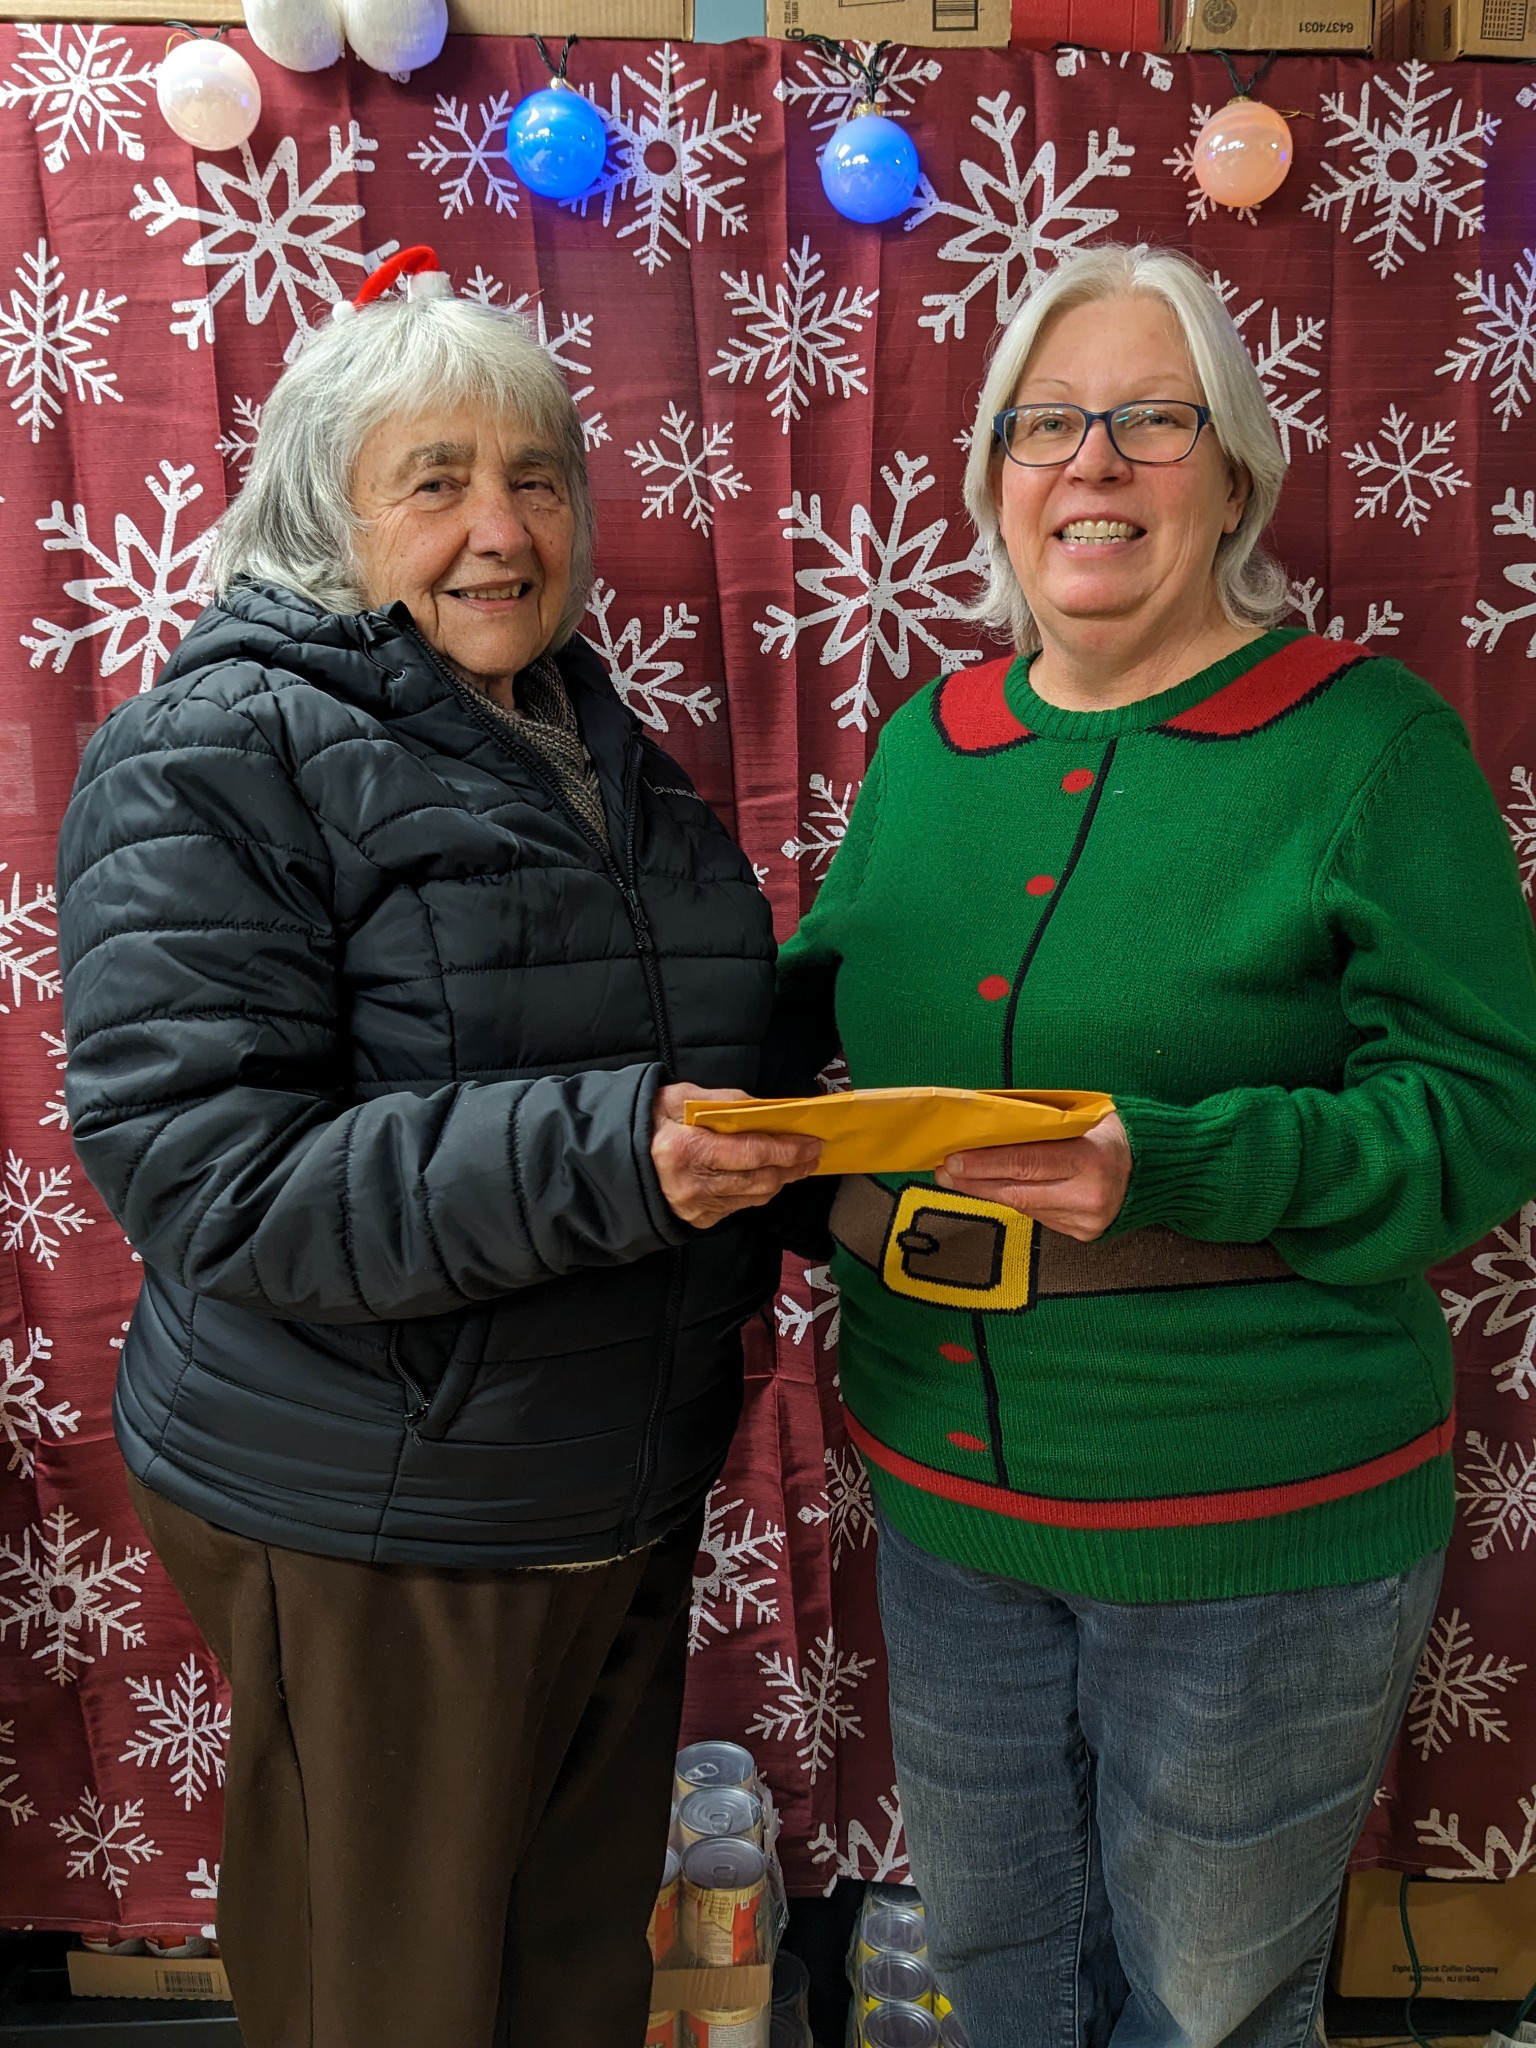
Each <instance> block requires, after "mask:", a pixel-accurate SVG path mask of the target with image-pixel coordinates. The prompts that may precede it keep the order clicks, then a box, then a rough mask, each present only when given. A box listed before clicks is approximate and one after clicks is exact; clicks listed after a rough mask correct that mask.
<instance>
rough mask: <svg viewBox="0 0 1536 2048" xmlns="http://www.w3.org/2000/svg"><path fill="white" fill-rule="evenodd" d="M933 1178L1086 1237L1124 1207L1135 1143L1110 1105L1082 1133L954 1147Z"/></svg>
mask: <svg viewBox="0 0 1536 2048" xmlns="http://www.w3.org/2000/svg"><path fill="white" fill-rule="evenodd" d="M933 1177H934V1179H935V1180H936V1181H937V1182H938V1184H939V1186H940V1187H941V1188H953V1189H954V1190H955V1192H956V1193H957V1194H962V1195H974V1196H976V1198H977V1199H978V1200H979V1201H983V1202H1002V1203H1004V1204H1005V1205H1006V1206H1007V1207H1008V1208H1010V1209H1021V1210H1022V1211H1023V1212H1024V1214H1025V1215H1026V1216H1033V1217H1034V1219H1035V1221H1036V1222H1037V1223H1043V1224H1044V1225H1045V1227H1046V1229H1047V1230H1058V1231H1060V1232H1061V1234H1062V1236H1063V1237H1075V1238H1077V1239H1078V1240H1079V1242H1081V1243H1083V1244H1088V1243H1091V1242H1092V1240H1093V1239H1094V1238H1096V1237H1102V1236H1103V1234H1104V1232H1105V1231H1106V1230H1108V1228H1109V1226H1110V1224H1111V1223H1113V1222H1114V1220H1115V1218H1116V1217H1117V1216H1118V1215H1119V1214H1120V1208H1121V1204H1122V1203H1123V1202H1124V1200H1125V1191H1126V1188H1127V1187H1128V1186H1129V1184H1130V1178H1131V1144H1130V1140H1129V1138H1127V1136H1126V1134H1125V1125H1124V1124H1123V1123H1121V1121H1120V1119H1119V1117H1118V1116H1116V1115H1114V1114H1113V1112H1111V1114H1110V1115H1108V1116H1106V1117H1105V1118H1104V1119H1103V1121H1102V1122H1101V1123H1097V1124H1095V1125H1094V1127H1093V1129H1092V1130H1091V1131H1089V1132H1087V1133H1086V1134H1085V1135H1084V1136H1083V1137H1081V1138H1060V1139H1057V1140H1056V1141H1055V1142H1054V1143H1051V1144H1038V1145H986V1146H982V1147H979V1148H978V1149H976V1150H975V1151H971V1152H956V1153H953V1154H952V1155H951V1156H950V1157H949V1158H948V1159H946V1160H945V1161H944V1163H943V1165H942V1166H940V1167H938V1168H936V1169H935V1172H934V1176H933Z"/></svg>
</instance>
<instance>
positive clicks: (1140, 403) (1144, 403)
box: [992, 398, 1211, 469]
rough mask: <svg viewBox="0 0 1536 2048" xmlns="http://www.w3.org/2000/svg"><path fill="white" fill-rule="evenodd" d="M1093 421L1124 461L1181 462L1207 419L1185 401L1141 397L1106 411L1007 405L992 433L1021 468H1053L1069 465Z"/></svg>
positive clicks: (1207, 415) (1203, 410)
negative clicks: (1062, 464)
mask: <svg viewBox="0 0 1536 2048" xmlns="http://www.w3.org/2000/svg"><path fill="white" fill-rule="evenodd" d="M1095 420H1102V421H1103V422H1104V431H1105V433H1106V434H1108V436H1109V440H1110V446H1111V447H1112V448H1114V450H1115V452H1116V453H1117V454H1119V455H1123V456H1124V458H1125V460H1126V461H1127V462H1153V463H1156V462H1182V461H1183V460H1184V458H1185V456H1187V455H1190V454H1192V453H1193V452H1194V446H1195V443H1196V442H1197V441H1198V440H1199V438H1200V435H1201V432H1202V431H1203V429H1204V428H1206V427H1208V426H1209V425H1210V423H1211V415H1210V413H1209V412H1208V411H1207V409H1206V408H1205V406H1203V405H1196V404H1194V403H1193V402H1192V401H1191V400H1189V399H1186V398H1140V399H1137V400H1136V401H1135V403H1134V404H1132V405H1117V406H1114V407H1113V408H1112V409H1111V410H1110V411H1109V412H1086V411H1085V410H1084V409H1083V407H1082V406H1080V405H1010V406H1009V407H1008V409H1007V411H1006V412H1000V413H999V414H998V415H997V417H996V418H995V419H994V420H993V422H992V432H993V434H994V435H995V436H996V437H997V439H998V440H999V441H1000V442H1001V443H1002V445H1003V453H1004V454H1005V455H1006V456H1007V457H1008V460H1009V461H1010V462H1017V463H1018V464H1019V465H1020V467H1021V468H1024V469H1055V468H1057V467H1058V466H1059V465H1060V464H1061V463H1063V462H1070V461H1071V460H1072V458H1073V456H1074V455H1076V453H1077V451H1078V449H1079V448H1081V447H1082V445H1083V443H1084V442H1085V441H1086V440H1087V438H1088V433H1089V430H1090V428H1091V427H1092V426H1093V423H1094V421H1095Z"/></svg>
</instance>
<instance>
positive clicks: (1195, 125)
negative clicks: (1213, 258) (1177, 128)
mask: <svg viewBox="0 0 1536 2048" xmlns="http://www.w3.org/2000/svg"><path fill="white" fill-rule="evenodd" d="M1212 112H1213V109H1212V108H1210V107H1192V108H1191V109H1190V115H1189V140H1188V142H1181V143H1180V144H1179V147H1178V148H1177V149H1176V150H1175V151H1174V153H1173V155H1172V156H1165V157H1164V158H1163V162H1164V164H1165V165H1166V166H1167V168H1168V169H1169V170H1170V171H1172V172H1173V174H1174V176H1175V177H1176V178H1182V179H1183V180H1184V183H1185V184H1186V185H1187V186H1188V187H1189V190H1188V191H1187V192H1186V193H1185V195H1184V212H1185V214H1186V216H1187V217H1188V219H1189V220H1191V221H1197V220H1205V219H1206V218H1207V216H1210V217H1211V218H1214V219H1218V220H1245V221H1247V223H1248V225H1249V226H1250V227H1257V226H1258V224H1259V210H1258V208H1257V207H1256V206H1218V205H1217V204H1216V201H1215V200H1214V199H1213V198H1212V197H1211V195H1210V194H1209V193H1208V192H1207V191H1205V190H1204V189H1203V188H1202V186H1201V185H1200V183H1199V181H1198V179H1197V178H1196V177H1195V144H1196V142H1197V141H1198V140H1199V138H1200V130H1201V129H1202V128H1203V127H1204V126H1205V124H1206V122H1207V121H1209V119H1210V118H1211V114H1212Z"/></svg>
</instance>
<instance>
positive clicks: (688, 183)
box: [561, 43, 763, 273]
mask: <svg viewBox="0 0 1536 2048" xmlns="http://www.w3.org/2000/svg"><path fill="white" fill-rule="evenodd" d="M648 67H649V69H650V71H651V72H653V73H654V74H655V75H654V76H653V77H647V76H646V75H645V74H644V73H642V72H639V71H636V70H634V69H632V67H631V66H630V65H628V64H626V65H625V66H624V71H623V77H624V78H627V79H628V80H629V81H630V83H631V84H632V85H633V86H634V87H635V88H636V90H637V92H638V95H639V107H638V111H637V112H635V113H634V114H629V113H626V112H625V109H624V87H623V83H622V80H621V78H620V76H619V74H618V73H617V72H616V73H615V74H614V77H613V87H612V101H611V105H610V108H609V110H608V111H607V112H606V113H605V114H604V117H603V118H604V120H605V122H606V124H607V127H608V162H607V164H606V166H605V167H604V169H603V171H602V172H601V173H600V174H599V176H598V179H597V182H596V184H595V185H593V187H592V189H591V190H590V191H589V192H584V193H582V195H581V196H580V197H579V198H577V199H567V200H563V201H562V202H561V203H562V205H565V206H569V207H570V208H572V209H573V211H575V212H577V213H580V214H581V215H582V216H583V218H585V216H586V212H587V208H588V207H589V206H593V205H595V204H596V203H597V202H598V201H599V200H601V201H602V207H603V226H604V227H605V228H606V227H609V226H611V225H612V222H613V215H614V209H615V207H616V206H617V205H618V203H619V202H620V201H621V200H622V201H624V202H625V203H626V204H628V205H630V206H632V207H633V209H634V218H633V219H632V220H629V221H627V222H626V223H625V225H624V226H623V227H621V228H620V229H619V230H618V239H619V240H620V241H621V242H623V241H628V240H629V238H630V237H631V236H638V237H639V239H638V241H637V242H636V245H635V252H634V253H635V259H636V261H637V262H638V263H640V264H641V265H642V266H643V267H644V268H645V269H646V270H647V271H650V272H652V273H654V272H656V271H658V270H660V268H661V267H662V265H663V264H664V263H670V262H671V260H672V257H673V255H674V254H675V253H676V251H677V250H679V249H686V248H688V247H690V246H691V245H690V243H689V239H688V235H689V223H690V221H691V222H692V223H693V232H694V233H695V234H696V235H698V236H701V237H702V236H703V234H704V232H705V230H706V229H707V228H708V226H709V224H710V222H711V221H713V222H714V224H715V226H716V227H717V228H719V230H720V232H721V233H722V234H725V235H739V234H743V233H745V231H746V226H747V209H746V207H745V206H744V205H742V203H741V201H740V200H739V199H737V198H733V197H731V196H730V195H731V194H733V193H734V192H736V190H737V189H738V187H740V186H742V185H744V184H745V183H746V180H745V179H744V178H741V177H723V176H721V172H722V170H723V169H724V167H725V164H726V163H730V164H737V165H744V164H745V163H746V158H745V157H744V156H743V155H742V153H741V147H740V145H741V144H743V143H747V142H750V141H752V139H753V137H754V136H755V135H756V134H757V129H758V123H759V122H760V121H761V120H762V118H763V117H762V115H761V114H753V113H749V112H748V111H747V109H746V108H745V107H733V108H732V109H731V112H730V115H729V117H728V118H727V117H722V115H721V114H720V111H719V94H718V93H716V92H714V91H711V93H710V95H709V99H708V102H707V103H706V105H705V107H704V111H703V112H702V114H696V113H695V112H694V111H693V109H692V108H691V107H690V106H689V104H688V102H689V101H690V100H691V99H692V97H693V95H694V94H695V93H700V92H702V91H703V90H704V85H705V81H704V80H703V79H702V78H690V79H685V78H684V77H683V75H682V66H681V61H680V60H679V58H678V57H677V56H676V54H675V53H674V51H673V48H672V45H671V44H670V43H663V44H662V46H661V48H660V49H659V50H657V51H655V52H654V53H653V54H652V56H651V57H650V58H649V60H648ZM721 159H724V163H722V161H721Z"/></svg>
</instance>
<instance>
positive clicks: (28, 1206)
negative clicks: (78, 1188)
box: [0, 1152, 96, 1273]
mask: <svg viewBox="0 0 1536 2048" xmlns="http://www.w3.org/2000/svg"><path fill="white" fill-rule="evenodd" d="M33 1171H34V1169H33V1168H32V1167H30V1166H28V1165H27V1164H26V1162H25V1161H24V1160H23V1159H22V1157H21V1155H20V1153H19V1152H7V1153H6V1155H5V1176H4V1179H3V1180H0V1249H3V1250H5V1251H8V1252H25V1253H26V1254H27V1256H28V1258H31V1259H36V1260H37V1263H38V1264H39V1265H40V1266H45V1267H46V1268H47V1270H48V1271H49V1272H50V1273H51V1272H52V1271H53V1269H54V1267H55V1266H56V1265H57V1264H58V1261H59V1253H60V1252H61V1251H62V1250H63V1249H64V1240H65V1238H66V1237H78V1235H79V1234H80V1232H81V1231H82V1230H86V1229H88V1228H89V1227H90V1226H91V1224H93V1223H94V1222H95V1220H96V1219H95V1217H94V1216H88V1215H87V1214H86V1213H85V1211H84V1210H83V1209H82V1208H81V1207H80V1205H79V1204H78V1203H77V1202H72V1201H70V1200H69V1199H68V1197H69V1183H70V1168H69V1167H67V1166H50V1167H41V1166H40V1167H38V1168H37V1169H36V1173H37V1183H36V1185H35V1186H34V1185H33V1182H32V1174H33Z"/></svg>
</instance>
